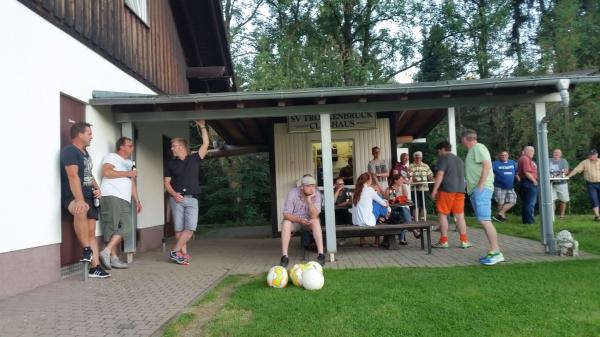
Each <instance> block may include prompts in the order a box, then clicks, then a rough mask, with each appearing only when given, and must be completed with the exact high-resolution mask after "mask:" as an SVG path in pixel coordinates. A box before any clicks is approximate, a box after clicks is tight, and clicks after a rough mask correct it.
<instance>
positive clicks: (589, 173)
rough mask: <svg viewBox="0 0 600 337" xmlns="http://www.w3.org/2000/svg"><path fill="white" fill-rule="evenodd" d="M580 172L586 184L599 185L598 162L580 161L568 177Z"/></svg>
mask: <svg viewBox="0 0 600 337" xmlns="http://www.w3.org/2000/svg"><path fill="white" fill-rule="evenodd" d="M581 172H583V178H584V179H585V181H587V182H588V183H600V160H598V159H596V160H594V161H591V160H589V159H586V160H584V161H582V162H581V163H579V164H578V165H577V166H576V167H575V168H574V169H573V171H571V173H570V174H569V177H572V176H574V175H576V174H577V173H581Z"/></svg>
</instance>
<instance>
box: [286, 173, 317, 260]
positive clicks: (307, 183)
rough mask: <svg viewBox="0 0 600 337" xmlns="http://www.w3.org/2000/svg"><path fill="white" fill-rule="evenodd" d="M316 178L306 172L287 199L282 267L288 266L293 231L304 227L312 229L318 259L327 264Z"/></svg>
mask: <svg viewBox="0 0 600 337" xmlns="http://www.w3.org/2000/svg"><path fill="white" fill-rule="evenodd" d="M316 183H317V182H316V180H315V178H313V176H312V175H310V174H306V175H304V176H303V177H302V179H300V186H299V187H294V188H293V189H292V190H291V191H290V192H289V193H288V195H287V198H286V199H285V205H284V207H283V222H282V223H281V253H282V256H281V261H280V263H279V264H280V265H281V266H282V267H287V265H288V263H289V259H288V247H289V245H290V238H291V237H292V232H296V231H298V230H300V229H302V228H304V229H306V230H310V231H312V234H313V237H314V238H315V243H316V244H317V251H318V253H319V255H318V257H317V260H318V261H319V263H320V264H321V265H325V255H324V254H323V233H321V221H320V220H319V213H321V193H318V192H317V190H316Z"/></svg>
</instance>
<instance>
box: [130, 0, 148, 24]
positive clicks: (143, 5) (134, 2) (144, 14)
mask: <svg viewBox="0 0 600 337" xmlns="http://www.w3.org/2000/svg"><path fill="white" fill-rule="evenodd" d="M125 6H127V7H128V8H129V9H131V11H132V12H133V13H135V15H136V16H137V17H138V18H139V19H140V20H142V21H143V22H144V23H145V24H146V25H147V24H148V0H125Z"/></svg>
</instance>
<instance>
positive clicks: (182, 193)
mask: <svg viewBox="0 0 600 337" xmlns="http://www.w3.org/2000/svg"><path fill="white" fill-rule="evenodd" d="M186 191H187V190H186V189H185V187H184V188H183V190H181V195H183V196H185V192H186Z"/></svg>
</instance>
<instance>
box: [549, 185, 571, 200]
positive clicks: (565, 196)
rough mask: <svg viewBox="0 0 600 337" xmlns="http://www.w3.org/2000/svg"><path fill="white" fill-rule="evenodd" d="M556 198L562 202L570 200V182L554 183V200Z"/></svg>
mask: <svg viewBox="0 0 600 337" xmlns="http://www.w3.org/2000/svg"><path fill="white" fill-rule="evenodd" d="M556 199H558V200H560V201H562V202H569V200H570V198H569V184H555V185H552V201H555V200H556Z"/></svg>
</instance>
